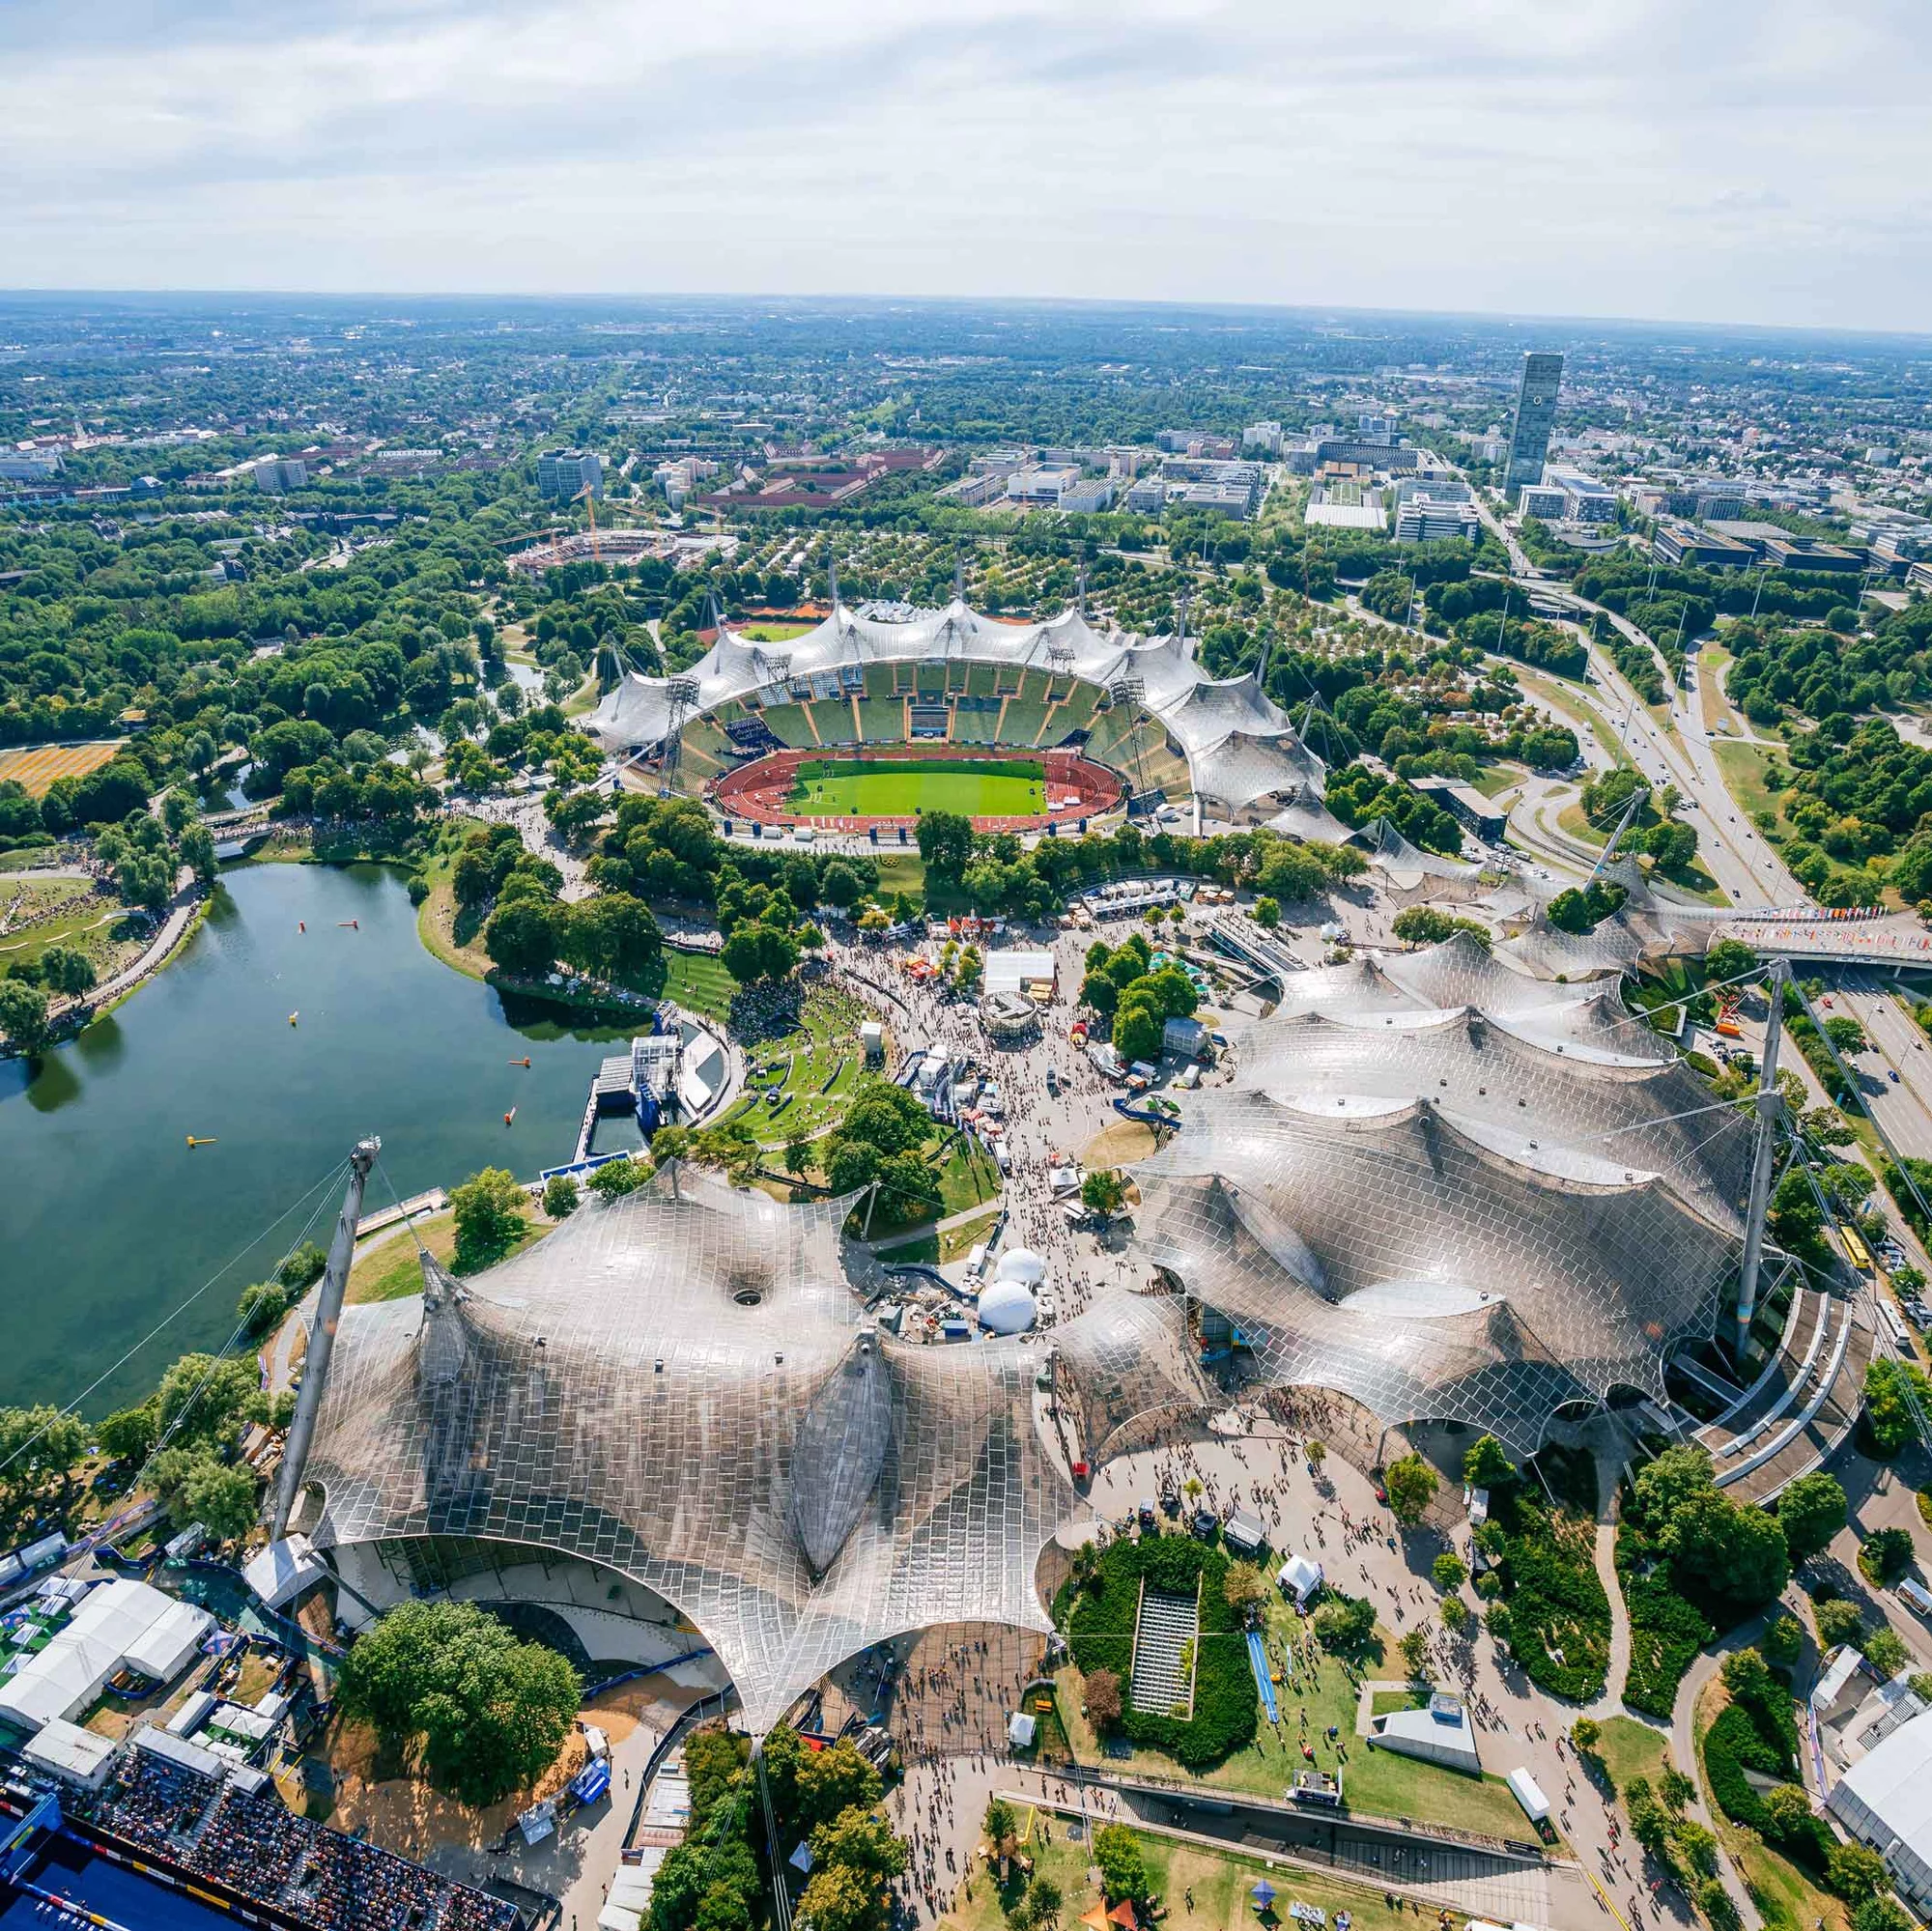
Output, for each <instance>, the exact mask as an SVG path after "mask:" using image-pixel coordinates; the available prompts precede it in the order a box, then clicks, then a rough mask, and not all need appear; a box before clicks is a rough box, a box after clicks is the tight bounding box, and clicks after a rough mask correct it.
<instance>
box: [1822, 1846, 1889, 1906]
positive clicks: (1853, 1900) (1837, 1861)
mask: <svg viewBox="0 0 1932 1931" xmlns="http://www.w3.org/2000/svg"><path fill="white" fill-rule="evenodd" d="M1825 1888H1826V1889H1828V1890H1831V1891H1834V1892H1835V1893H1836V1894H1837V1895H1838V1896H1839V1897H1842V1898H1843V1899H1844V1900H1845V1902H1846V1903H1847V1904H1863V1903H1865V1902H1866V1901H1867V1900H1868V1899H1870V1898H1874V1897H1883V1896H1884V1895H1885V1893H1886V1892H1887V1891H1888V1890H1889V1889H1890V1888H1891V1873H1890V1871H1889V1870H1888V1869H1887V1868H1886V1861H1885V1860H1884V1859H1883V1858H1882V1857H1880V1856H1879V1854H1878V1853H1877V1852H1876V1851H1874V1850H1871V1849H1869V1848H1868V1847H1867V1846H1865V1845H1863V1844H1833V1846H1832V1848H1831V1850H1830V1851H1828V1852H1827V1853H1826V1855H1825Z"/></svg>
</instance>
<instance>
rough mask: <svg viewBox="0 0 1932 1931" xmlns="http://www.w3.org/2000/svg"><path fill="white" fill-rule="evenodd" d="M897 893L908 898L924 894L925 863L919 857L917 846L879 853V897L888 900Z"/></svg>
mask: <svg viewBox="0 0 1932 1931" xmlns="http://www.w3.org/2000/svg"><path fill="white" fill-rule="evenodd" d="M898 892H903V893H904V894H905V895H907V897H909V898H920V897H923V895H924V894H925V861H924V860H923V858H921V857H920V855H919V847H918V846H917V845H908V846H906V847H905V849H904V850H902V851H901V850H894V851H881V852H880V853H879V895H880V896H881V897H883V898H890V897H892V895H894V894H895V893H898Z"/></svg>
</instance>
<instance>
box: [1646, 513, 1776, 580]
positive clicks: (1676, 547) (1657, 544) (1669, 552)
mask: <svg viewBox="0 0 1932 1931" xmlns="http://www.w3.org/2000/svg"><path fill="white" fill-rule="evenodd" d="M1650 550H1651V554H1652V555H1653V556H1655V557H1656V558H1657V560H1658V561H1659V562H1660V563H1688V564H1691V565H1694V566H1696V567H1698V568H1701V569H1712V570H1744V569H1747V568H1748V567H1749V566H1750V565H1751V564H1752V563H1754V562H1756V561H1757V552H1756V551H1755V550H1753V549H1752V548H1751V547H1750V545H1749V544H1747V543H1738V542H1736V541H1734V540H1733V539H1732V538H1730V537H1728V536H1720V535H1719V534H1718V532H1717V531H1716V530H1711V529H1699V528H1697V527H1696V525H1694V524H1685V523H1665V524H1660V525H1658V530H1657V534H1656V536H1654V537H1653V538H1652V539H1651V545H1650Z"/></svg>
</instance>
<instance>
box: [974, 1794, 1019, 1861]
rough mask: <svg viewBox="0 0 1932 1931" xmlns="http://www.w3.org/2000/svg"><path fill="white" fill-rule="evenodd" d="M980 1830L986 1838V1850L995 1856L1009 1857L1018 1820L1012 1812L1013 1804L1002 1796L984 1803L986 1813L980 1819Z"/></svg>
mask: <svg viewBox="0 0 1932 1931" xmlns="http://www.w3.org/2000/svg"><path fill="white" fill-rule="evenodd" d="M980 1832H982V1834H983V1835H984V1837H985V1839H986V1848H987V1850H988V1851H989V1852H990V1853H991V1854H992V1855H993V1856H994V1857H996V1858H1009V1857H1011V1856H1012V1853H1013V1846H1014V1844H1015V1843H1016V1842H1017V1841H1018V1838H1019V1833H1020V1820H1019V1819H1018V1818H1017V1817H1016V1816H1015V1815H1014V1814H1013V1806H1012V1805H1011V1804H1010V1803H1008V1802H1007V1800H1006V1799H1005V1798H1004V1797H995V1798H993V1799H992V1800H991V1801H990V1802H989V1803H987V1805H986V1814H985V1816H984V1817H983V1818H982V1819H981V1820H980Z"/></svg>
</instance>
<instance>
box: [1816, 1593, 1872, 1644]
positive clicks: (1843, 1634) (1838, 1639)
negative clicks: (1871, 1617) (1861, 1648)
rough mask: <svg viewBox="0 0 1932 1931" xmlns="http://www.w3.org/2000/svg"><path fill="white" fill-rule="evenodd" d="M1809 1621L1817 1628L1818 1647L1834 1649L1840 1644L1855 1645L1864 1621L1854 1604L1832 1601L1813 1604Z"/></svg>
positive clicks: (1857, 1606) (1861, 1631) (1862, 1631)
mask: <svg viewBox="0 0 1932 1931" xmlns="http://www.w3.org/2000/svg"><path fill="white" fill-rule="evenodd" d="M1811 1620H1812V1621H1813V1622H1814V1623H1816V1624H1817V1626H1818V1647H1819V1648H1820V1649H1828V1650H1831V1649H1836V1648H1837V1647H1838V1646H1839V1644H1840V1643H1855V1642H1857V1641H1858V1639H1859V1637H1860V1636H1861V1634H1862V1633H1864V1626H1865V1619H1864V1617H1863V1616H1861V1614H1860V1613H1859V1605H1858V1604H1856V1603H1840V1602H1836V1601H1833V1600H1830V1599H1828V1600H1826V1601H1824V1602H1814V1603H1813V1604H1812V1605H1811Z"/></svg>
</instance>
